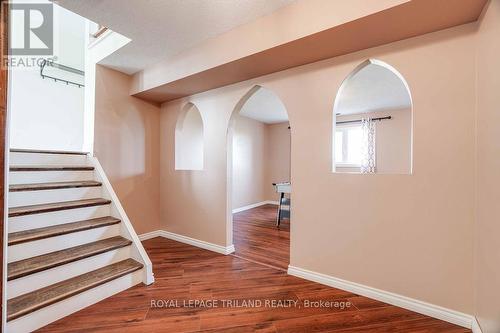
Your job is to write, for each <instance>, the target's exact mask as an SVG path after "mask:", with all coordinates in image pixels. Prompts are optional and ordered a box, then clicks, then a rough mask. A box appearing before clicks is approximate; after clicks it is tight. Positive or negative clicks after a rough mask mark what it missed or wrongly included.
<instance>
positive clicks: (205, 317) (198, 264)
mask: <svg viewBox="0 0 500 333" xmlns="http://www.w3.org/2000/svg"><path fill="white" fill-rule="evenodd" d="M144 246H145V248H146V250H147V252H148V253H149V256H150V258H151V260H152V262H153V269H154V273H155V278H156V282H155V283H154V284H153V285H150V286H143V285H140V286H136V287H134V288H131V289H129V290H126V291H124V292H122V293H119V294H117V295H115V296H113V297H110V298H108V299H106V300H104V301H102V302H100V303H98V304H95V305H93V306H91V307H88V308H86V309H84V310H82V311H79V312H77V313H75V314H73V315H71V316H69V317H66V318H64V319H61V320H59V321H57V322H55V323H53V324H51V325H49V326H46V327H45V328H43V329H41V330H40V332H106V333H114V332H117V333H123V332H140V333H143V332H176V333H178V332H199V331H203V332H300V333H304V332H308V333H309V332H344V333H347V332H350V333H354V332H357V333H358V332H366V333H368V332H369V333H374V332H375V333H377V332H379V333H381V332H420V333H424V332H425V333H433V332H436V333H437V332H439V333H443V332H445V333H462V332H470V330H466V329H464V328H461V327H458V326H454V325H451V324H448V323H445V322H443V321H439V320H436V319H432V318H429V317H426V316H423V315H420V314H417V313H414V312H411V311H408V310H404V309H401V308H398V307H394V306H391V305H387V304H384V303H381V302H377V301H374V300H371V299H368V298H365V297H361V296H357V295H354V294H351V293H349V292H345V291H342V290H338V289H334V288H330V287H326V286H323V285H320V284H317V283H314V282H309V281H306V280H302V279H299V278H296V277H293V276H289V275H287V274H286V273H285V272H283V271H281V270H277V269H273V268H269V267H267V266H263V265H260V264H256V263H253V262H250V261H248V260H244V259H241V258H237V257H234V256H224V255H220V254H217V253H213V252H210V251H206V250H202V249H198V248H195V247H192V246H189V245H185V244H181V243H178V242H175V241H171V240H167V239H163V238H154V239H151V240H148V241H145V242H144ZM159 300H177V301H178V304H179V305H180V306H179V307H160V308H158V307H156V308H155V307H151V302H152V301H156V302H157V304H158V303H159ZM188 300H218V301H219V305H218V306H217V307H215V308H208V307H201V306H198V307H187V306H183V301H188ZM224 300H232V301H239V307H236V306H234V304H233V306H227V307H224V306H222V302H223V301H224ZM248 300H262V301H263V304H264V302H265V300H281V301H287V300H291V301H297V302H298V303H297V307H266V306H261V307H243V306H242V305H243V302H244V301H248ZM319 300H323V301H328V302H344V303H337V304H339V305H340V304H343V305H344V307H343V308H340V307H339V306H337V307H335V306H333V307H331V308H326V307H322V308H321V307H320V308H317V307H316V308H315V307H309V308H308V307H305V304H306V303H307V302H308V301H319ZM347 302H350V304H352V305H351V306H349V307H347ZM330 304H333V305H334V303H330ZM226 305H227V303H226Z"/></svg>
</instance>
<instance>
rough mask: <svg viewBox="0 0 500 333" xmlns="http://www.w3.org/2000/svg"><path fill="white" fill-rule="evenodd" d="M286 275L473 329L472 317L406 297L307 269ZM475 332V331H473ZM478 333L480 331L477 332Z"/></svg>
mask: <svg viewBox="0 0 500 333" xmlns="http://www.w3.org/2000/svg"><path fill="white" fill-rule="evenodd" d="M288 274H290V275H293V276H297V277H300V278H303V279H306V280H309V281H313V282H317V283H321V284H324V285H327V286H330V287H334V288H338V289H342V290H345V291H349V292H352V293H354V294H358V295H361V296H365V297H369V298H372V299H375V300H377V301H381V302H384V303H388V304H391V305H395V306H399V307H401V308H404V309H407V310H410V311H414V312H418V313H420V314H423V315H426V316H429V317H433V318H436V319H440V320H444V321H447V322H449V323H452V324H455V325H459V326H462V327H465V328H469V329H471V328H473V322H474V321H475V318H474V316H472V315H469V314H465V313H462V312H458V311H455V310H451V309H447V308H443V307H441V306H438V305H434V304H430V303H426V302H422V301H419V300H416V299H413V298H409V297H406V296H402V295H398V294H394V293H391V292H388V291H384V290H380V289H376V288H372V287H368V286H365V285H362V284H359V283H355V282H351V281H347V280H343V279H339V278H336V277H333V276H329V275H326V274H322V273H317V272H313V271H309V270H307V269H303V268H299V267H295V266H291V265H289V266H288ZM474 332H476V331H474ZM478 332H480V331H478Z"/></svg>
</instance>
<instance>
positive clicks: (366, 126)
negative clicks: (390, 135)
mask: <svg viewBox="0 0 500 333" xmlns="http://www.w3.org/2000/svg"><path fill="white" fill-rule="evenodd" d="M361 124H362V126H361V128H362V130H363V146H362V152H361V153H362V155H361V173H375V172H376V152H375V121H373V120H372V119H370V118H368V119H362V120H361Z"/></svg>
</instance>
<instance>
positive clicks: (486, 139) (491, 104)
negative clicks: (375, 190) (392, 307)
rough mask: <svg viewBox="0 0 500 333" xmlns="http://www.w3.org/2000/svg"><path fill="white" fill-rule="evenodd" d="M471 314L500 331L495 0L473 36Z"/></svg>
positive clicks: (499, 47)
mask: <svg viewBox="0 0 500 333" xmlns="http://www.w3.org/2000/svg"><path fill="white" fill-rule="evenodd" d="M477 42H478V44H477V170H476V175H477V187H476V193H477V197H476V199H477V200H476V205H477V206H476V239H475V240H476V242H475V244H476V246H475V250H476V251H475V273H476V274H475V314H476V317H477V319H478V321H479V324H480V326H481V328H482V330H483V332H484V333H495V332H500V297H499V295H500V243H499V240H498V237H499V235H500V212H499V210H498V200H499V199H500V173H499V172H500V62H499V59H500V1H499V0H492V1H490V3H489V5H488V6H487V7H486V9H485V11H484V12H483V16H482V19H481V21H480V23H479V30H478V40H477Z"/></svg>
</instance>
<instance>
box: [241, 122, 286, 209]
mask: <svg viewBox="0 0 500 333" xmlns="http://www.w3.org/2000/svg"><path fill="white" fill-rule="evenodd" d="M233 117H234V119H233V121H234V123H233V126H232V136H233V142H232V144H233V155H232V161H233V163H232V208H233V209H235V208H240V207H243V206H247V205H251V204H255V203H259V202H263V201H277V200H278V195H277V194H276V192H275V190H274V187H273V185H272V183H275V182H285V181H289V180H290V130H289V129H288V122H285V123H279V124H264V123H262V122H259V121H256V120H253V119H250V118H248V117H244V116H241V115H236V114H235V115H234V116H233Z"/></svg>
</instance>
